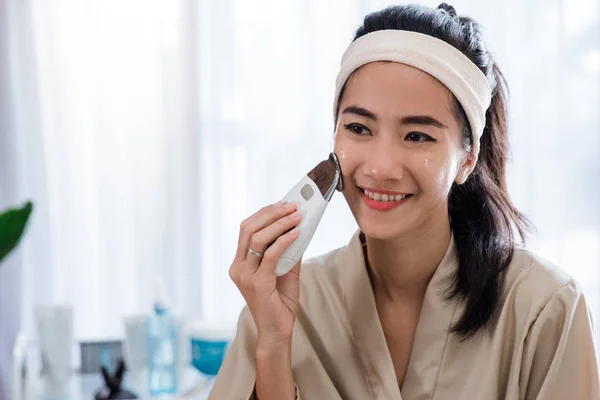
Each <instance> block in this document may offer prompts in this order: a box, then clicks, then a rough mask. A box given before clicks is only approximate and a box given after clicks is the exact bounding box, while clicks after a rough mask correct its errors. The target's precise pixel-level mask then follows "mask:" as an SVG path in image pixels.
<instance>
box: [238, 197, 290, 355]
mask: <svg viewBox="0 0 600 400" xmlns="http://www.w3.org/2000/svg"><path fill="white" fill-rule="evenodd" d="M300 220H301V215H300V213H299V212H298V211H296V205H295V204H294V203H287V204H283V203H282V202H279V203H276V204H272V205H269V206H267V207H264V208H263V209H261V210H260V211H258V212H257V213H255V214H253V215H252V216H250V217H249V218H247V219H246V220H244V222H242V224H241V226H240V236H239V241H238V248H237V253H236V256H235V259H234V261H233V264H232V265H231V268H230V269H229V276H230V277H231V279H232V280H233V282H234V283H235V284H236V286H237V287H238V289H239V290H240V292H241V293H242V295H243V296H244V299H245V300H246V303H247V304H248V308H249V309H250V312H251V314H252V317H253V318H254V322H255V324H256V327H257V331H258V338H257V340H258V341H257V351H258V350H262V351H264V352H266V353H270V351H269V349H273V350H275V349H279V348H281V347H282V346H283V347H285V346H287V345H289V344H291V339H292V330H293V327H294V321H295V318H296V310H297V309H298V300H299V297H300V263H301V260H300V261H299V262H298V264H296V265H295V266H294V268H293V269H292V270H291V271H290V272H288V273H287V274H286V275H284V276H281V277H277V276H276V275H275V268H276V266H277V261H278V260H279V258H280V257H281V255H282V254H283V252H284V251H285V249H287V248H288V247H289V246H290V245H291V244H292V243H293V242H294V240H295V239H296V238H297V237H298V229H297V228H296V226H297V225H298V223H299V222H300ZM249 249H252V250H254V251H256V252H258V253H261V255H260V254H259V255H257V254H252V252H250V251H249Z"/></svg>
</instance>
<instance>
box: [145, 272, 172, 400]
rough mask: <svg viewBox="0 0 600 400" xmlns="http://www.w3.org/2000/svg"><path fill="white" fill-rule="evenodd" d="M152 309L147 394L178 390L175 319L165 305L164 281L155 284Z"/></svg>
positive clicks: (149, 324) (149, 325) (168, 392)
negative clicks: (148, 392)
mask: <svg viewBox="0 0 600 400" xmlns="http://www.w3.org/2000/svg"><path fill="white" fill-rule="evenodd" d="M155 285H156V286H155V296H156V297H155V301H154V312H153V313H152V314H151V315H150V318H149V319H148V384H149V391H150V395H153V396H154V395H160V394H173V393H175V392H176V391H177V379H178V374H177V368H178V365H179V362H178V354H179V352H178V346H177V342H178V340H177V321H176V319H175V317H174V316H173V314H172V313H171V311H170V310H169V308H168V301H167V294H166V288H165V284H164V281H163V280H161V279H157V280H156V283H155Z"/></svg>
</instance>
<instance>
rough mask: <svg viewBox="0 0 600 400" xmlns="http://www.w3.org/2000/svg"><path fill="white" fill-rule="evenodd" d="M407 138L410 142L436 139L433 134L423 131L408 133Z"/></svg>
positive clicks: (433, 140)
mask: <svg viewBox="0 0 600 400" xmlns="http://www.w3.org/2000/svg"><path fill="white" fill-rule="evenodd" d="M405 139H406V140H408V141H409V142H435V141H436V140H435V139H434V138H432V137H431V136H429V135H427V134H425V133H421V132H411V133H409V134H408V135H406V138H405Z"/></svg>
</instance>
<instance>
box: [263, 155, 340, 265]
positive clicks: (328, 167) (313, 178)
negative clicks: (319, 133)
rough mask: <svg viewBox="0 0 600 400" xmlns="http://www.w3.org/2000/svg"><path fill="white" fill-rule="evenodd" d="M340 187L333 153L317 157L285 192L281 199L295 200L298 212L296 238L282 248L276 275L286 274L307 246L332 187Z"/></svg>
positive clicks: (338, 164) (333, 189)
mask: <svg viewBox="0 0 600 400" xmlns="http://www.w3.org/2000/svg"><path fill="white" fill-rule="evenodd" d="M336 189H337V190H338V191H340V192H341V191H342V189H343V182H342V171H341V169H340V163H339V161H338V158H337V156H336V155H335V153H331V154H330V155H329V158H328V159H327V160H324V161H321V162H320V163H319V164H317V166H316V167H314V168H313V169H312V170H311V171H310V172H309V173H308V174H307V175H304V176H303V177H302V179H300V181H299V182H298V183H296V185H295V186H294V187H293V188H292V190H290V191H289V192H288V194H286V195H285V197H284V198H283V200H284V201H287V202H290V203H296V207H297V210H298V211H299V212H300V213H301V214H302V220H301V221H300V223H299V224H298V229H299V231H300V232H299V235H298V238H297V239H296V240H295V241H294V242H293V243H292V244H291V245H290V246H289V247H288V248H287V249H286V250H285V252H284V253H283V255H282V256H281V258H280V259H279V261H278V262H277V268H276V269H275V275H276V276H282V275H285V274H287V273H288V272H289V271H290V270H291V269H292V268H293V267H294V265H296V263H297V262H298V260H300V258H301V257H302V255H303V254H304V251H305V250H306V248H307V247H308V244H309V243H310V241H311V239H312V237H313V235H314V233H315V231H316V230H317V226H318V225H319V222H320V221H321V217H322V216H323V213H324V212H325V209H326V208H327V205H328V204H329V200H331V197H332V196H333V193H334V192H335V190H336Z"/></svg>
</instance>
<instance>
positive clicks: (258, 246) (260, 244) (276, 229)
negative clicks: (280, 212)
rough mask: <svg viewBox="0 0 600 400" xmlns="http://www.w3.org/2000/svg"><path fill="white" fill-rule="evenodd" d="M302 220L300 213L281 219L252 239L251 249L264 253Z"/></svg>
mask: <svg viewBox="0 0 600 400" xmlns="http://www.w3.org/2000/svg"><path fill="white" fill-rule="evenodd" d="M301 218H302V216H301V214H300V212H299V211H294V212H293V213H292V214H289V215H286V216H284V217H281V218H279V219H278V220H276V221H275V222H273V223H271V224H270V225H267V226H266V227H265V228H263V229H261V230H260V231H258V232H256V233H255V234H253V235H252V236H251V237H250V247H251V248H252V249H254V250H256V251H259V252H261V253H264V252H265V250H267V248H268V247H269V245H270V244H272V243H273V242H274V241H275V240H276V239H277V238H278V237H279V236H281V235H283V234H284V233H285V232H287V231H289V230H291V229H292V228H293V227H295V226H296V225H298V223H299V222H300V219H301Z"/></svg>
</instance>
